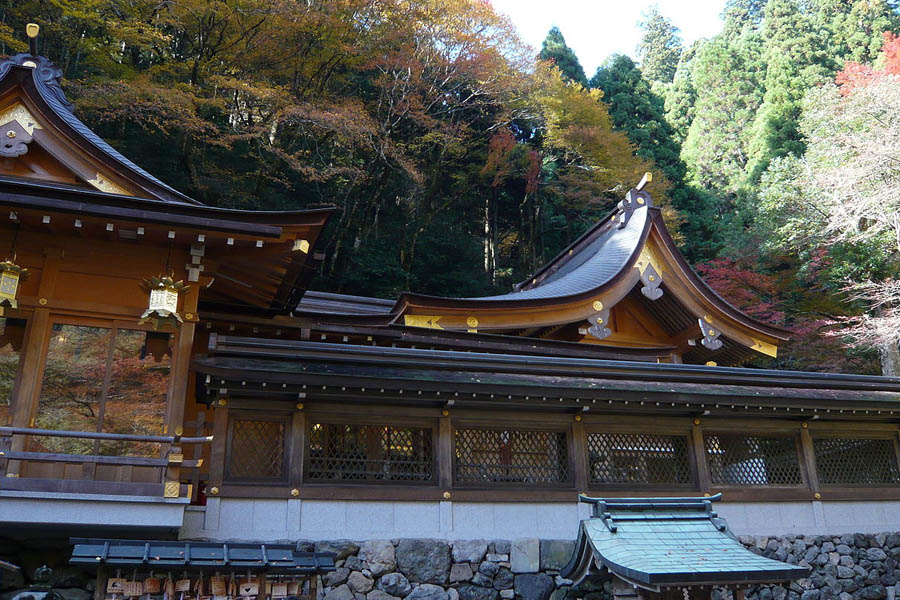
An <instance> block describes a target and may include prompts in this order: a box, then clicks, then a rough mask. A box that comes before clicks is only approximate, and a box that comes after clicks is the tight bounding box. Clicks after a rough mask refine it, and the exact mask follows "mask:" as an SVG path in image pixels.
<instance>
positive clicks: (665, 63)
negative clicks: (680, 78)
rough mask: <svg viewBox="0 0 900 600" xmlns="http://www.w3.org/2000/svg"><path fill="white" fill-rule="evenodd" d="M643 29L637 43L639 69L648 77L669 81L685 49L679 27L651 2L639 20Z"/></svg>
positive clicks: (659, 80) (663, 81)
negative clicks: (648, 8)
mask: <svg viewBox="0 0 900 600" xmlns="http://www.w3.org/2000/svg"><path fill="white" fill-rule="evenodd" d="M640 27H641V30H642V31H643V32H644V33H643V36H642V37H641V41H640V42H639V43H638V46H637V53H638V57H639V59H640V63H641V72H642V73H643V74H644V77H646V78H647V79H648V80H650V81H658V82H660V83H671V81H672V79H673V78H674V77H675V70H676V69H677V67H678V61H679V59H680V58H681V53H682V52H683V50H684V43H683V42H682V40H681V35H680V34H679V29H678V28H677V27H675V26H674V25H673V24H672V21H671V20H670V19H668V18H666V17H664V16H663V15H662V14H661V13H660V12H659V7H658V6H656V5H654V6H652V7H650V10H649V11H648V12H647V13H646V14H645V15H644V19H643V21H641V23H640Z"/></svg>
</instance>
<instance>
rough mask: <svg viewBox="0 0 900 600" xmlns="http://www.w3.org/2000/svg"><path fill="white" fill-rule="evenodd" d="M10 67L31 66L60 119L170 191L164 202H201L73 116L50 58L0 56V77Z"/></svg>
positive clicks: (2, 77)
mask: <svg viewBox="0 0 900 600" xmlns="http://www.w3.org/2000/svg"><path fill="white" fill-rule="evenodd" d="M13 67H20V68H24V69H31V70H32V79H33V81H34V84H35V87H36V88H37V90H38V93H39V94H40V95H41V97H42V98H43V100H44V101H45V102H46V103H47V105H48V106H49V107H50V108H51V109H52V110H53V111H54V112H55V113H56V115H57V116H58V117H59V118H60V119H62V120H63V121H64V122H65V123H66V124H67V125H69V126H70V127H71V128H72V129H74V130H75V132H76V133H78V134H79V135H80V136H81V137H82V138H84V139H85V140H86V141H87V142H88V143H90V144H91V145H93V146H94V147H96V148H97V149H98V150H100V151H101V152H103V153H104V154H106V155H107V156H109V157H110V158H112V159H113V160H114V161H116V162H117V163H119V164H120V165H121V166H122V167H124V168H125V169H127V170H128V171H131V172H132V173H134V174H135V175H137V176H138V177H140V178H142V179H145V180H147V181H148V182H149V183H150V184H152V185H153V186H158V187H160V188H162V189H163V190H164V191H165V192H166V193H167V194H171V195H173V196H174V198H167V199H166V200H167V201H168V202H171V203H176V204H193V205H199V206H205V205H204V204H203V203H202V202H200V201H199V200H195V199H194V198H191V197H190V196H188V195H187V194H184V193H182V192H179V191H178V190H176V189H175V188H173V187H172V186H170V185H169V184H167V183H165V182H164V181H162V180H161V179H159V178H158V177H156V176H154V175H152V174H150V173H149V172H147V171H146V170H144V169H143V168H141V167H140V166H138V165H137V164H136V163H134V162H132V161H131V160H129V159H128V158H127V157H125V155H123V154H122V153H121V152H119V151H118V150H116V149H115V148H113V147H112V146H111V145H110V144H109V143H108V142H107V141H106V140H104V139H103V138H101V137H100V136H99V135H97V134H96V133H95V132H94V131H93V130H92V129H91V128H90V127H88V126H87V125H85V124H84V122H83V121H81V120H80V119H79V118H78V117H76V116H75V113H74V112H73V110H74V108H75V106H74V105H73V104H72V103H71V102H70V101H69V100H68V98H66V94H65V92H64V91H63V89H62V77H63V72H62V69H60V68H59V67H57V66H56V65H55V64H54V63H53V62H52V61H51V60H50V59H48V58H47V57H45V56H38V55H33V54H30V53H20V54H16V55H14V56H11V57H8V58H5V59H3V60H0V80H2V79H4V78H5V77H6V76H7V75H8V74H9V72H10V71H11V70H12V68H13Z"/></svg>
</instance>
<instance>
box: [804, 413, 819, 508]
mask: <svg viewBox="0 0 900 600" xmlns="http://www.w3.org/2000/svg"><path fill="white" fill-rule="evenodd" d="M800 459H801V464H802V465H803V467H804V468H803V470H804V474H805V475H806V481H807V482H808V483H809V488H810V490H811V491H812V492H813V494H816V493H817V492H819V472H818V470H817V467H816V452H815V449H814V448H813V443H812V438H811V437H810V435H809V430H808V429H806V428H803V429H801V430H800Z"/></svg>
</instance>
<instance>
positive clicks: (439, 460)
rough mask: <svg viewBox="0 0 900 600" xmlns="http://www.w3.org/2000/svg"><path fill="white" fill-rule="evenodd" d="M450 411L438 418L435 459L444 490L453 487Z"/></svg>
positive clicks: (438, 478)
mask: <svg viewBox="0 0 900 600" xmlns="http://www.w3.org/2000/svg"><path fill="white" fill-rule="evenodd" d="M451 418H452V417H451V414H450V412H449V411H448V412H447V415H446V416H441V418H440V419H438V430H437V432H436V435H437V440H436V442H437V443H436V444H435V446H434V448H435V461H436V464H437V481H438V485H439V486H440V488H441V489H442V490H450V488H452V487H453V468H454V463H455V461H454V460H453V448H454V444H453V436H454V433H453V423H452V421H451Z"/></svg>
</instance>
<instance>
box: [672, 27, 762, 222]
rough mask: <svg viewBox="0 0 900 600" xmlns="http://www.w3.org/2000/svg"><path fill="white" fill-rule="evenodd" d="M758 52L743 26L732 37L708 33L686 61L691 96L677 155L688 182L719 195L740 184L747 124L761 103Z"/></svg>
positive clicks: (730, 194) (755, 37) (731, 193)
mask: <svg viewBox="0 0 900 600" xmlns="http://www.w3.org/2000/svg"><path fill="white" fill-rule="evenodd" d="M761 54H762V39H761V37H760V35H759V33H758V32H755V31H752V30H750V29H749V28H746V29H745V30H744V32H743V34H742V35H741V36H740V37H737V38H731V39H729V38H726V37H725V36H717V37H715V38H713V39H712V40H710V41H709V42H707V43H705V44H704V45H703V46H702V47H701V48H700V49H699V51H698V52H697V56H696V57H695V58H694V59H693V60H692V61H691V62H692V68H691V73H692V80H693V85H694V87H695V88H696V90H697V100H696V103H695V104H694V118H693V120H692V122H691V126H690V128H689V129H688V134H687V138H686V139H685V141H684V145H683V148H682V158H684V161H685V163H686V164H687V166H688V171H689V174H690V177H691V180H692V181H693V183H695V184H696V185H698V186H700V187H702V188H704V189H706V190H709V191H710V192H712V193H714V194H716V195H718V196H719V197H721V198H724V199H728V198H730V199H734V198H736V196H737V193H738V191H739V190H741V188H743V187H744V185H745V181H746V167H747V161H748V158H747V146H748V143H749V137H750V135H749V130H750V126H751V125H752V123H753V120H754V118H755V116H756V111H757V109H758V108H759V105H760V104H761V103H762V94H763V91H762V78H763V76H764V74H765V72H764V65H763V64H762V62H761ZM724 207H725V208H726V209H727V207H728V205H727V204H725V205H724Z"/></svg>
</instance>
